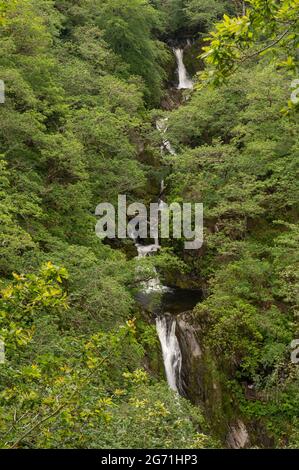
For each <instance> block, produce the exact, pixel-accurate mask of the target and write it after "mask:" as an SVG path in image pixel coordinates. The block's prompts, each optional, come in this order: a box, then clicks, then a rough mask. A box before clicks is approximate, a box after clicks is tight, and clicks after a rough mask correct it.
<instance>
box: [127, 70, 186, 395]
mask: <svg viewBox="0 0 299 470" xmlns="http://www.w3.org/2000/svg"><path fill="white" fill-rule="evenodd" d="M186 74H187V72H186ZM186 76H187V75H186ZM192 86H193V85H192ZM187 88H188V87H187ZM167 121H168V118H165V119H160V120H158V121H157V122H156V127H157V130H158V131H159V132H160V133H161V135H162V136H163V135H164V134H165V133H166V132H167ZM165 150H167V151H168V152H169V153H170V154H172V155H176V152H175V150H174V149H173V148H172V146H171V143H170V142H169V140H167V139H166V138H163V145H162V146H161V152H162V153H163V152H164V151H165ZM164 191H165V185H164V180H163V179H162V181H161V188H160V196H159V201H158V202H159V206H158V207H159V211H162V210H163V209H164V208H165V205H166V204H165V202H164V201H163V199H162V197H163V193H164ZM130 237H131V238H132V240H134V242H135V246H136V249H137V252H138V257H137V258H138V259H141V258H144V257H146V256H148V255H151V254H152V253H155V252H157V251H158V250H159V249H160V243H159V238H157V239H155V243H154V244H151V245H141V244H139V243H138V237H137V234H136V233H133V232H132V233H131V234H130ZM137 271H139V267H137ZM168 290H169V288H168V287H166V286H163V284H161V282H160V279H159V277H158V273H157V271H156V270H155V268H154V273H153V276H152V277H151V279H149V280H147V281H145V282H143V283H142V291H143V292H144V293H145V294H151V293H153V292H160V293H162V292H165V291H168ZM156 327H157V333H158V337H159V340H160V343H161V348H162V354H163V361H164V368H165V374H166V378H167V382H168V385H169V387H170V388H171V389H172V390H174V391H176V392H180V390H181V386H180V380H181V367H182V354H181V350H180V345H179V342H178V339H177V337H176V333H175V330H176V320H175V318H174V317H172V316H171V315H169V314H165V315H159V316H158V317H157V318H156Z"/></svg>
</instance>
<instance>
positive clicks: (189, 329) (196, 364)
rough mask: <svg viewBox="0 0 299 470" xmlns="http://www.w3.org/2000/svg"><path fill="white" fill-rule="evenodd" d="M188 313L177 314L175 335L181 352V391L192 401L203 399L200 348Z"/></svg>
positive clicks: (201, 400) (200, 401)
mask: <svg viewBox="0 0 299 470" xmlns="http://www.w3.org/2000/svg"><path fill="white" fill-rule="evenodd" d="M190 317H191V314H190V313H188V312H187V313H182V314H180V315H178V316H177V329H176V335H177V338H178V342H179V345H180V348H181V352H182V372H181V383H182V389H183V393H184V395H185V396H186V397H188V398H189V399H190V400H191V401H192V402H193V403H197V404H199V403H202V402H203V401H204V387H203V381H202V377H203V367H202V366H203V364H202V355H203V354H202V350H201V348H200V344H199V335H198V331H197V330H196V328H195V327H194V326H193V325H192V323H190Z"/></svg>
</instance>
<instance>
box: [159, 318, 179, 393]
mask: <svg viewBox="0 0 299 470" xmlns="http://www.w3.org/2000/svg"><path fill="white" fill-rule="evenodd" d="M156 326H157V332H158V336H159V340H160V343H161V348H162V353H163V360H164V368H165V373H166V378H167V382H168V385H169V387H170V388H171V389H172V390H174V391H176V392H178V393H180V391H181V368H182V353H181V349H180V345H179V342H178V339H177V337H176V334H175V330H176V320H175V318H173V317H172V315H169V314H168V315H167V314H166V315H163V316H158V317H157V318H156Z"/></svg>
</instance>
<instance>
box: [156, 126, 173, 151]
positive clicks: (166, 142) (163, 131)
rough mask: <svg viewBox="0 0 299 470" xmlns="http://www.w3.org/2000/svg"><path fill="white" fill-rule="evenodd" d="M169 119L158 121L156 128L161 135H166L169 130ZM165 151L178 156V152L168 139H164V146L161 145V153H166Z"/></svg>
mask: <svg viewBox="0 0 299 470" xmlns="http://www.w3.org/2000/svg"><path fill="white" fill-rule="evenodd" d="M167 122H168V118H163V119H158V121H157V122H156V128H157V130H158V131H159V132H160V134H162V135H163V134H166V132H167V129H168V125H167ZM164 150H167V152H169V153H170V154H171V155H176V151H175V150H174V148H173V147H172V145H171V143H170V142H169V140H168V139H165V138H163V145H161V153H162V154H163V153H164Z"/></svg>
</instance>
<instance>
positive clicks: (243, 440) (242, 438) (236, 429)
mask: <svg viewBox="0 0 299 470" xmlns="http://www.w3.org/2000/svg"><path fill="white" fill-rule="evenodd" d="M227 445H228V447H230V448H231V449H244V447H248V445H249V435H248V431H247V429H246V426H245V424H244V423H243V421H241V420H240V419H239V420H237V422H236V423H235V424H234V425H232V426H231V428H230V431H229V434H228V436H227Z"/></svg>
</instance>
